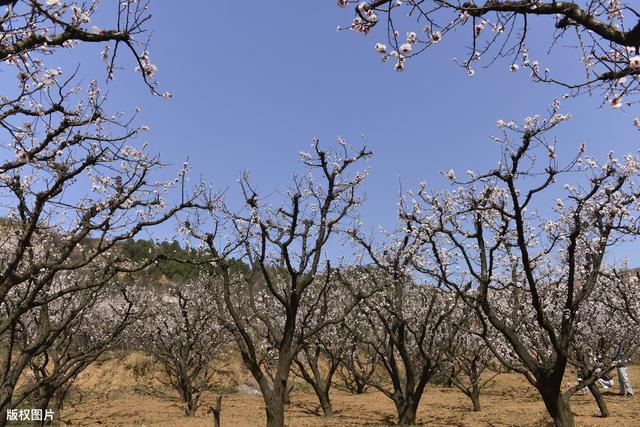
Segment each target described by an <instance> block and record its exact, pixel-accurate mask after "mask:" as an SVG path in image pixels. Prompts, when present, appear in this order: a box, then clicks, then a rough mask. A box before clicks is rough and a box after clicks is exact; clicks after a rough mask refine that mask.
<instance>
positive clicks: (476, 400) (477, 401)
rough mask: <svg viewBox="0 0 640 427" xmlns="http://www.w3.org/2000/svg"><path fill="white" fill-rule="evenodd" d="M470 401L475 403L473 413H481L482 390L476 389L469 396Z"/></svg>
mask: <svg viewBox="0 0 640 427" xmlns="http://www.w3.org/2000/svg"><path fill="white" fill-rule="evenodd" d="M469 399H471V403H473V412H480V389H477V388H474V389H473V390H472V391H471V393H470V394H469Z"/></svg>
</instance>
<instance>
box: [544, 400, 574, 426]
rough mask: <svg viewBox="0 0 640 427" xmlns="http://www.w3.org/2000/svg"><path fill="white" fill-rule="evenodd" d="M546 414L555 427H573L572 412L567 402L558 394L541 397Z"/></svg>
mask: <svg viewBox="0 0 640 427" xmlns="http://www.w3.org/2000/svg"><path fill="white" fill-rule="evenodd" d="M542 399H543V400H544V405H545V407H546V408H547V412H549V415H550V416H551V418H552V419H553V422H554V424H555V426H556V427H574V426H575V421H574V419H573V412H571V406H570V405H569V401H568V400H567V399H565V398H564V397H563V396H562V395H560V394H559V393H553V394H549V393H545V394H543V396H542Z"/></svg>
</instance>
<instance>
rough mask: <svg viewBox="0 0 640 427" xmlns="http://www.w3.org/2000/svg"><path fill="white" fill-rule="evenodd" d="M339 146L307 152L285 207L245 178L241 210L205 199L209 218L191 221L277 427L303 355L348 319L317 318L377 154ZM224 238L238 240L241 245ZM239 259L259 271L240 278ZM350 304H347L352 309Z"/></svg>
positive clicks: (230, 325)
mask: <svg viewBox="0 0 640 427" xmlns="http://www.w3.org/2000/svg"><path fill="white" fill-rule="evenodd" d="M340 142H341V144H340V145H339V146H338V147H337V148H336V149H335V150H332V151H325V150H323V149H322V148H321V147H320V144H319V141H317V140H316V141H314V143H313V144H312V152H311V153H304V152H303V153H301V160H302V163H303V164H304V165H305V167H306V169H307V171H306V174H305V175H303V176H300V177H298V176H295V177H294V178H293V185H292V186H291V188H290V189H289V190H288V191H287V192H286V193H285V197H284V200H283V201H282V202H281V204H279V206H270V205H268V204H266V201H265V200H264V199H261V198H260V197H259V195H258V193H257V192H256V191H255V190H254V188H253V187H252V184H251V182H250V180H249V178H248V176H244V177H243V178H242V179H241V181H240V183H241V188H242V191H243V197H244V200H245V202H246V203H245V208H244V209H243V210H242V211H240V212H234V211H232V210H231V209H228V208H220V207H219V206H214V205H216V204H215V203H210V202H209V201H206V200H205V202H203V203H202V205H203V207H205V208H206V207H211V209H210V210H209V211H208V213H209V214H210V219H211V220H210V221H209V220H207V218H206V217H203V216H202V215H200V217H197V216H194V218H191V219H190V221H189V229H191V230H192V235H193V236H195V237H196V238H198V239H200V240H201V242H203V245H204V246H205V247H206V248H207V249H208V250H209V251H210V252H211V253H212V254H213V260H212V261H213V263H214V264H215V265H216V267H217V268H218V269H219V271H218V272H217V273H216V274H220V275H221V277H222V281H223V289H222V293H221V298H220V305H221V307H222V308H223V310H224V312H225V313H226V320H227V323H226V325H227V326H228V328H229V329H230V330H231V331H233V335H234V337H235V341H236V344H237V346H238V348H239V350H240V354H241V356H242V360H243V362H244V364H245V366H246V367H247V369H248V370H249V371H250V372H251V374H252V375H253V377H254V379H255V380H256V382H257V383H258V386H259V387H260V391H261V392H262V396H263V398H264V401H265V406H266V408H265V409H266V415H267V425H268V426H270V427H271V426H272V427H275V426H283V425H284V404H285V398H286V394H287V386H288V382H289V374H290V371H291V367H292V364H293V363H294V360H295V358H296V356H297V355H298V353H299V352H300V350H302V349H303V347H304V345H305V344H306V343H308V342H309V341H310V340H312V339H313V338H314V337H315V336H316V335H317V334H318V333H319V332H320V331H322V329H323V328H325V327H327V326H329V325H332V324H337V323H339V322H340V321H341V319H342V318H343V316H344V315H345V312H343V313H336V314H335V317H334V316H333V315H332V316H329V317H327V318H324V319H322V318H320V317H318V316H314V315H313V312H314V310H316V309H317V307H318V304H319V303H320V301H322V298H323V295H324V293H325V292H326V291H327V290H328V289H329V287H330V284H331V283H332V282H331V281H330V280H326V278H327V275H329V274H331V271H332V267H331V266H330V262H329V259H327V258H326V254H325V253H324V251H325V249H326V247H327V245H328V244H330V243H329V242H332V241H334V238H335V236H336V235H337V234H338V233H340V232H341V227H343V226H344V223H345V222H347V221H349V220H350V218H351V217H352V215H354V214H355V210H356V208H357V207H358V205H359V204H360V203H361V196H360V195H359V194H358V190H359V187H360V185H361V184H362V182H363V180H364V178H365V177H366V172H356V173H351V170H352V169H353V167H354V165H356V164H358V163H359V162H360V161H362V160H364V159H366V158H367V157H369V155H370V153H369V152H368V151H366V150H364V149H363V150H359V151H351V149H350V148H349V147H348V146H347V145H346V144H344V141H342V140H340ZM201 212H202V211H201ZM205 212H206V209H205ZM205 220H206V221H208V222H209V225H211V221H213V228H210V230H212V231H209V232H205V231H203V230H206V229H205V228H204V226H205V225H206V223H205ZM223 232H225V233H226V232H230V233H231V232H232V233H233V237H232V238H231V237H225V235H224V234H223ZM233 257H235V258H236V259H241V260H242V261H244V262H245V263H246V264H248V265H249V266H251V271H250V272H249V273H246V274H234V273H233V271H232V270H231V264H230V260H231V259H232V258H233ZM313 287H315V291H313V292H311V289H312V288H313ZM351 305H352V304H345V310H348V308H349V307H350V306H351ZM320 319H321V320H320Z"/></svg>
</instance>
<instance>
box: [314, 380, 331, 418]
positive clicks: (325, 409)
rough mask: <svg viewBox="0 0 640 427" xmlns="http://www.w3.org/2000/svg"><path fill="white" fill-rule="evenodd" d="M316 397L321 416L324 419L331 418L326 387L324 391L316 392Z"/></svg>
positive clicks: (329, 401)
mask: <svg viewBox="0 0 640 427" xmlns="http://www.w3.org/2000/svg"><path fill="white" fill-rule="evenodd" d="M316 395H318V400H319V401H320V407H322V414H323V415H324V416H325V417H333V406H332V405H331V400H330V399H329V388H328V387H326V388H325V390H320V389H318V390H316Z"/></svg>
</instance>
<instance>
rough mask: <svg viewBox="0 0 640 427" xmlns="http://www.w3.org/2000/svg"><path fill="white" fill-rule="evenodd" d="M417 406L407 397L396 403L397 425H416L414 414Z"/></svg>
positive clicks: (412, 399)
mask: <svg viewBox="0 0 640 427" xmlns="http://www.w3.org/2000/svg"><path fill="white" fill-rule="evenodd" d="M417 409H418V405H417V404H416V401H415V399H414V398H412V397H408V398H407V399H404V400H403V401H401V402H396V410H397V411H398V425H399V426H412V425H415V424H416V413H417Z"/></svg>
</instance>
